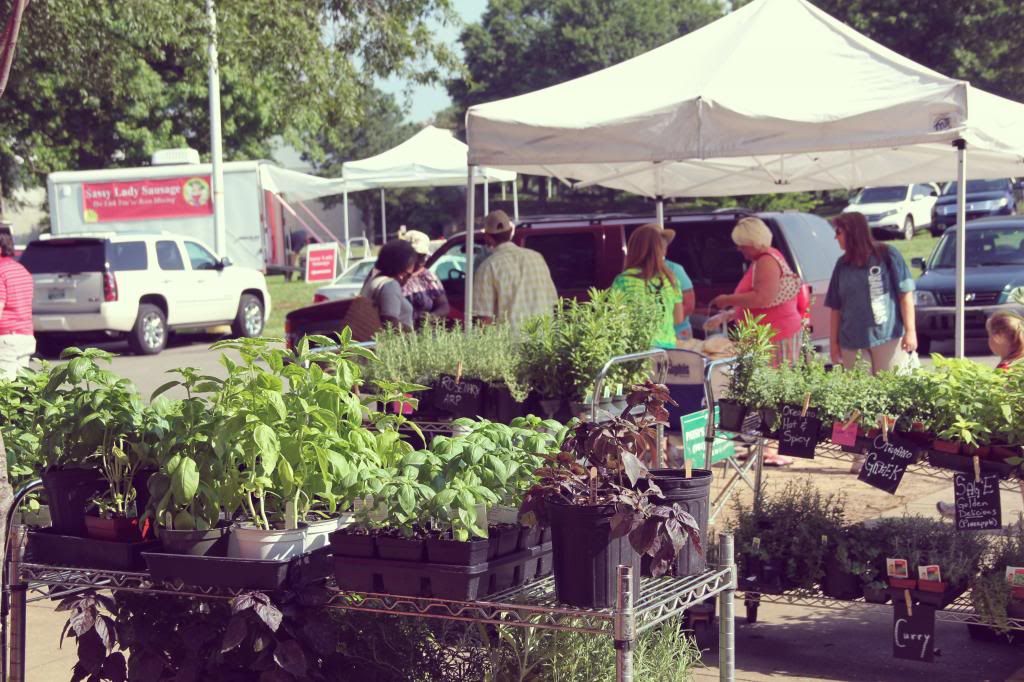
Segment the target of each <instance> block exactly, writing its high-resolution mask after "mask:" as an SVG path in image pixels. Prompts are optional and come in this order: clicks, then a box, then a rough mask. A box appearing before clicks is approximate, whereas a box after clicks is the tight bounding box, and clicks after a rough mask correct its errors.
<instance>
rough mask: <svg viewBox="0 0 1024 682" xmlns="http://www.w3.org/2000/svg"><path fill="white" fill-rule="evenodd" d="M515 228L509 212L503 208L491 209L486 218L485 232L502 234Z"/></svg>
mask: <svg viewBox="0 0 1024 682" xmlns="http://www.w3.org/2000/svg"><path fill="white" fill-rule="evenodd" d="M513 229H515V225H513V224H512V221H511V220H510V219H509V217H508V214H507V213H505V212H504V211H502V210H500V209H499V210H497V211H491V212H490V213H488V214H487V217H486V218H484V234H502V233H503V232H510V231H511V230H513Z"/></svg>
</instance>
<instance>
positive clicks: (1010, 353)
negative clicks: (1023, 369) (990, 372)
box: [985, 311, 1024, 369]
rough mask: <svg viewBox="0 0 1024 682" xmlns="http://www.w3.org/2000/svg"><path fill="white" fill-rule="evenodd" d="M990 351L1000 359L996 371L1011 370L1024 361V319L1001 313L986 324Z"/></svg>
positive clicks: (1013, 314)
mask: <svg viewBox="0 0 1024 682" xmlns="http://www.w3.org/2000/svg"><path fill="white" fill-rule="evenodd" d="M985 331H987V332H988V349H989V350H990V351H992V354H993V355H996V356H998V357H999V364H998V365H996V369H1010V365H1013V364H1015V363H1017V362H1020V361H1021V360H1024V318H1022V317H1021V316H1020V315H1017V314H1015V313H1011V312H1007V311H1000V312H998V313H996V314H994V315H993V316H992V317H990V318H988V321H987V322H986V323H985Z"/></svg>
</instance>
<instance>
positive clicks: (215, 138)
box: [206, 0, 227, 257]
mask: <svg viewBox="0 0 1024 682" xmlns="http://www.w3.org/2000/svg"><path fill="white" fill-rule="evenodd" d="M206 18H207V19H208V20H209V22H210V40H209V47H208V52H209V58H210V85H209V88H210V156H211V157H212V161H213V192H212V195H213V248H214V249H216V251H217V255H219V256H221V257H223V256H224V253H225V251H226V250H227V233H226V230H225V226H224V150H223V148H222V145H221V137H220V69H219V68H218V66H217V13H216V11H215V10H214V8H213V0H206Z"/></svg>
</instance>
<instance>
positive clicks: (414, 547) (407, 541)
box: [377, 535, 426, 561]
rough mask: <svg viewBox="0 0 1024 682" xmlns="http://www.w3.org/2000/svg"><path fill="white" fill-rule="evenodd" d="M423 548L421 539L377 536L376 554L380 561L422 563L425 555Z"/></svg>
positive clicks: (423, 543) (424, 544) (423, 544)
mask: <svg viewBox="0 0 1024 682" xmlns="http://www.w3.org/2000/svg"><path fill="white" fill-rule="evenodd" d="M425 547H426V543H425V542H424V541H423V538H401V537H391V536H388V535H378V536H377V554H378V556H380V558H381V559H395V560H398V561H423V558H424V556H425V555H426V550H425Z"/></svg>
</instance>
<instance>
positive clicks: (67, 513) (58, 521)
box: [41, 467, 106, 537]
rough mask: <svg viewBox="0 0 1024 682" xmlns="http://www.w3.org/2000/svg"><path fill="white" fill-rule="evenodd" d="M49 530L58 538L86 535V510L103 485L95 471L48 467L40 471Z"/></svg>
mask: <svg viewBox="0 0 1024 682" xmlns="http://www.w3.org/2000/svg"><path fill="white" fill-rule="evenodd" d="M41 478H42V479H43V488H44V489H45V490H46V501H47V504H48V505H49V507H50V527H51V528H52V529H53V532H55V533H58V534H61V535H75V536H79V537H82V536H84V535H85V507H86V503H87V502H88V501H89V499H90V498H92V497H93V496H95V495H96V494H97V493H98V492H100V491H101V490H103V488H104V486H105V485H106V482H105V481H104V480H103V476H102V474H100V472H99V470H98V469H77V468H70V467H50V468H49V469H47V470H46V471H44V472H43V475H42V477H41Z"/></svg>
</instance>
